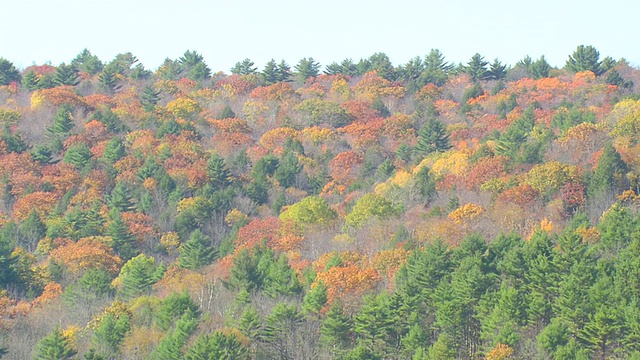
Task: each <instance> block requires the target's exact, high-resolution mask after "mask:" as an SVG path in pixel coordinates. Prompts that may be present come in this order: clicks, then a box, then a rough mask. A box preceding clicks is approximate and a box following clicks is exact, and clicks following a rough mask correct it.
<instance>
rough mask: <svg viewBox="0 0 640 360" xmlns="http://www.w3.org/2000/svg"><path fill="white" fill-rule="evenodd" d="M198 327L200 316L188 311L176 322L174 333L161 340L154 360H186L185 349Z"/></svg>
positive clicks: (169, 333) (171, 332)
mask: <svg viewBox="0 0 640 360" xmlns="http://www.w3.org/2000/svg"><path fill="white" fill-rule="evenodd" d="M197 327H198V315H197V313H194V312H192V311H191V310H189V309H188V310H186V311H185V312H184V314H183V315H182V316H181V317H180V319H179V320H178V321H177V322H176V325H175V327H174V328H173V330H172V331H169V332H167V334H166V335H165V336H164V337H163V338H162V340H160V343H159V344H158V347H157V348H156V350H155V352H154V356H153V358H154V359H158V360H173V359H182V358H184V353H185V352H184V350H183V349H184V347H185V346H186V344H187V341H188V340H189V337H191V335H192V334H193V333H194V332H195V331H196V328H197Z"/></svg>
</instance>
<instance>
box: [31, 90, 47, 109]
mask: <svg viewBox="0 0 640 360" xmlns="http://www.w3.org/2000/svg"><path fill="white" fill-rule="evenodd" d="M44 100H45V97H44V95H42V92H41V91H40V90H36V91H34V92H33V94H31V110H36V109H39V108H40V107H42V104H44Z"/></svg>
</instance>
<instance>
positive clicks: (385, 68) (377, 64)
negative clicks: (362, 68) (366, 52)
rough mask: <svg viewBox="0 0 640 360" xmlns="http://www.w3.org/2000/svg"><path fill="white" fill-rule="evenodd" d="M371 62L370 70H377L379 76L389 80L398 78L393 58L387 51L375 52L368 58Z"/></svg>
mask: <svg viewBox="0 0 640 360" xmlns="http://www.w3.org/2000/svg"><path fill="white" fill-rule="evenodd" d="M368 61H369V64H370V70H369V71H376V73H377V74H378V75H379V76H382V77H383V78H385V79H387V80H389V81H395V80H396V71H395V69H394V68H393V64H392V63H391V60H390V59H389V57H388V56H387V54H385V53H375V54H373V55H371V56H370V57H369V58H368Z"/></svg>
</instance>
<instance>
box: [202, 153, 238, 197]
mask: <svg viewBox="0 0 640 360" xmlns="http://www.w3.org/2000/svg"><path fill="white" fill-rule="evenodd" d="M207 176H208V177H209V184H210V185H211V187H213V188H214V189H215V190H221V189H224V188H225V187H227V186H229V185H231V179H232V178H231V172H230V171H229V169H228V168H227V165H226V163H225V161H224V159H223V158H221V157H220V156H219V155H218V154H216V153H213V154H211V156H210V157H209V160H207Z"/></svg>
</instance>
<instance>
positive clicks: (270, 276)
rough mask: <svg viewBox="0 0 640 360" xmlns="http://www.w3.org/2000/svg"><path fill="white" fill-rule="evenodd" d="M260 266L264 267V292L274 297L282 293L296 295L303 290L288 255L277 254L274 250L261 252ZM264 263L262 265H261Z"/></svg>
mask: <svg viewBox="0 0 640 360" xmlns="http://www.w3.org/2000/svg"><path fill="white" fill-rule="evenodd" d="M260 255H261V258H260V262H259V264H258V267H259V268H261V267H262V269H264V270H263V271H262V272H263V273H264V274H266V276H265V278H264V284H263V289H264V293H265V294H267V295H268V296H271V297H273V298H275V297H278V296H281V295H295V294H298V293H300V292H301V291H302V285H301V284H300V280H298V275H297V274H296V272H295V271H293V269H291V267H290V266H289V261H288V259H287V257H286V255H284V254H281V255H280V256H276V255H275V254H274V253H273V251H272V250H270V249H266V250H265V251H263V252H261V254H260ZM261 265H262V266H261Z"/></svg>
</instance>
